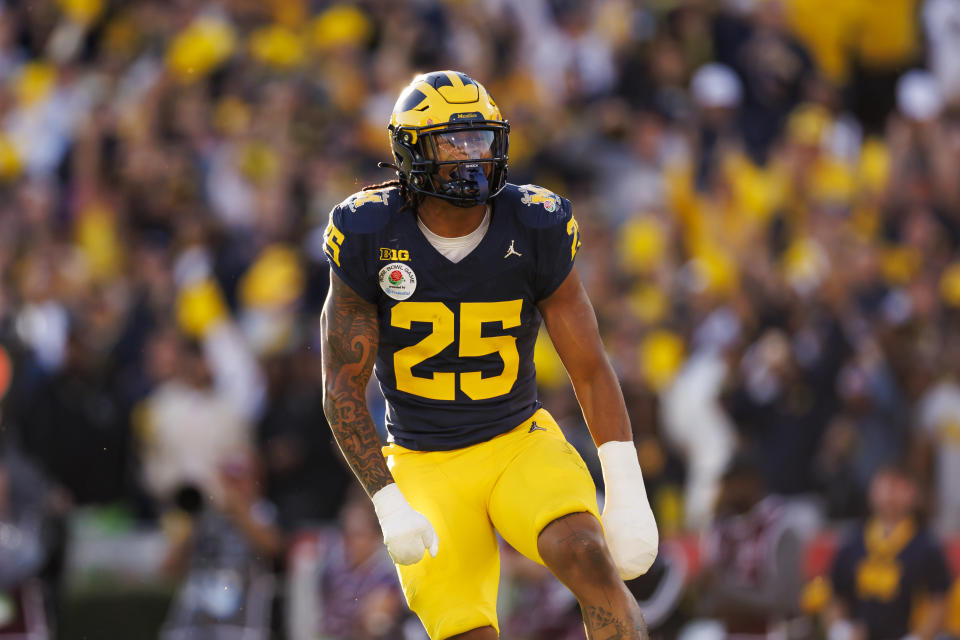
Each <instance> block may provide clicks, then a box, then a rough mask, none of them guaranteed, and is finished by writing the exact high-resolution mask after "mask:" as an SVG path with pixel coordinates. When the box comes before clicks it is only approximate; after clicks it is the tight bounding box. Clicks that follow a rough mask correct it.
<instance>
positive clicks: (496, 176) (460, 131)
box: [387, 71, 510, 207]
mask: <svg viewBox="0 0 960 640" xmlns="http://www.w3.org/2000/svg"><path fill="white" fill-rule="evenodd" d="M387 129H388V131H389V134H390V147H391V149H392V151H393V157H394V159H395V161H396V169H397V177H398V178H399V179H400V182H401V183H402V184H403V185H405V186H406V187H407V188H408V189H410V190H411V191H413V192H415V193H418V194H422V195H427V196H433V197H435V198H441V199H443V200H446V201H448V202H451V203H453V204H455V205H456V206H458V207H473V206H476V205H479V204H483V203H485V202H487V201H489V200H491V199H492V198H494V197H495V196H496V195H497V194H498V193H500V191H502V190H503V187H504V185H505V184H506V182H507V136H508V134H509V132H510V124H509V123H508V122H507V121H506V120H504V119H503V116H502V115H500V109H499V108H498V107H497V105H496V103H495V102H494V101H493V99H492V98H491V97H490V94H488V93H487V90H486V89H484V87H483V85H481V84H480V83H479V82H477V81H476V80H473V79H472V78H470V77H469V76H467V75H465V74H463V73H459V72H457V71H433V72H431V73H425V74H421V75H418V76H417V77H415V78H414V79H413V82H411V83H410V84H409V85H408V86H407V88H406V89H404V90H403V92H402V93H401V94H400V97H399V99H397V103H396V105H395V106H394V107H393V115H392V116H391V117H390V126H389V127H387Z"/></svg>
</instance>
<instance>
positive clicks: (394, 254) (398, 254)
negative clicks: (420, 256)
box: [380, 247, 410, 262]
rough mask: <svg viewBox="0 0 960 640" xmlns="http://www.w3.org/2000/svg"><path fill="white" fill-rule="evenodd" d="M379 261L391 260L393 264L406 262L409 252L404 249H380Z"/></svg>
mask: <svg viewBox="0 0 960 640" xmlns="http://www.w3.org/2000/svg"><path fill="white" fill-rule="evenodd" d="M380 259H381V260H392V261H394V262H396V261H398V260H399V261H400V262H406V261H407V260H409V259H410V252H409V251H407V250H406V249H389V248H387V247H381V248H380Z"/></svg>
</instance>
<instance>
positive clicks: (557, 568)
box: [537, 523, 616, 582]
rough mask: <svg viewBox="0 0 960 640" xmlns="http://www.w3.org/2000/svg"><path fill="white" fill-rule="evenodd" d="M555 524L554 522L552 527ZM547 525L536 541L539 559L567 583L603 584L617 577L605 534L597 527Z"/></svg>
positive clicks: (576, 524)
mask: <svg viewBox="0 0 960 640" xmlns="http://www.w3.org/2000/svg"><path fill="white" fill-rule="evenodd" d="M553 524H554V523H551V525H553ZM551 525H548V527H547V528H545V529H544V531H543V533H542V534H541V535H540V538H539V540H538V541H537V546H538V548H539V551H540V556H541V557H542V558H543V561H544V563H545V564H546V565H547V567H548V568H549V569H550V570H551V571H553V572H554V574H556V575H557V576H558V577H560V578H561V579H564V581H567V580H578V581H579V580H589V581H591V582H596V581H601V580H604V579H606V578H608V577H611V576H615V575H616V570H615V569H614V568H613V564H612V561H611V559H610V554H609V552H608V551H607V547H606V542H605V541H604V539H603V532H602V530H601V529H600V527H599V525H598V526H596V527H586V526H578V523H574V524H572V525H571V526H563V527H553V526H551Z"/></svg>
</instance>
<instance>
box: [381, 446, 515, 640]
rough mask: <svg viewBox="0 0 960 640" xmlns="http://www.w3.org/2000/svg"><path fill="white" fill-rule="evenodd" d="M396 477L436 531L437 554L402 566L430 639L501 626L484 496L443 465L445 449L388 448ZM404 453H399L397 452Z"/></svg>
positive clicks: (496, 560)
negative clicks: (459, 480) (417, 450)
mask: <svg viewBox="0 0 960 640" xmlns="http://www.w3.org/2000/svg"><path fill="white" fill-rule="evenodd" d="M391 451H392V452H394V455H391V456H390V457H389V463H390V466H391V471H392V472H393V477H394V479H395V480H396V482H397V485H398V486H399V487H400V490H401V491H402V492H403V494H404V496H406V498H407V500H408V501H409V502H410V505H411V506H412V507H413V508H414V509H416V510H417V511H419V512H420V513H422V514H423V515H424V516H426V517H427V519H428V520H429V521H430V523H431V524H432V525H433V528H434V529H435V530H436V532H437V538H438V539H439V546H438V552H437V556H436V557H435V558H434V557H431V556H430V554H429V553H425V554H424V556H423V558H422V559H421V560H420V561H419V562H417V563H416V564H412V565H406V566H403V565H398V566H397V571H398V573H399V575H400V583H401V586H402V587H403V594H404V596H405V597H406V600H407V604H408V605H409V606H410V609H411V610H413V611H414V613H416V614H417V615H418V616H419V617H420V620H421V622H423V625H424V627H425V628H426V629H427V633H428V634H429V635H430V638H431V640H439V639H441V638H449V637H451V636H455V635H457V634H459V633H463V632H465V631H469V630H471V629H476V628H480V627H485V626H493V627H495V628H497V614H496V606H497V587H498V584H499V579H500V556H499V552H498V550H497V540H496V535H495V533H494V531H493V526H492V525H491V523H490V519H489V517H488V516H487V513H486V509H485V500H486V496H485V495H474V492H473V491H472V490H471V487H470V486H469V485H468V484H467V483H464V482H457V481H455V480H456V477H454V476H452V475H451V474H450V473H448V471H447V470H445V469H444V465H443V464H441V463H439V461H440V460H442V459H443V454H445V453H446V452H431V453H420V452H408V451H406V450H402V449H400V448H398V447H387V448H386V449H385V452H386V453H390V452H391ZM397 452H400V453H397Z"/></svg>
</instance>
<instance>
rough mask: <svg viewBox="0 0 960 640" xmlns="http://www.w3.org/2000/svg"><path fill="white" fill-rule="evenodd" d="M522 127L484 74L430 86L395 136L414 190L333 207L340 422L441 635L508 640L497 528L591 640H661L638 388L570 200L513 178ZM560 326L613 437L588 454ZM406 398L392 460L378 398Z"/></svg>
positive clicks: (347, 449)
mask: <svg viewBox="0 0 960 640" xmlns="http://www.w3.org/2000/svg"><path fill="white" fill-rule="evenodd" d="M509 129H510V127H509V124H508V123H507V121H505V120H504V119H503V117H502V116H501V114H500V110H499V109H498V107H497V105H496V104H495V103H494V101H493V100H492V99H491V98H490V96H489V95H488V93H487V91H486V89H484V87H483V86H481V85H480V84H479V83H478V82H476V81H474V80H472V79H471V78H469V77H468V76H466V75H464V74H462V73H457V72H453V71H438V72H433V73H427V74H424V75H420V76H417V77H416V78H414V80H413V82H412V83H411V84H410V85H409V86H408V87H407V88H406V89H405V90H404V91H403V92H402V93H401V95H400V98H399V99H398V100H397V103H396V106H395V107H394V110H393V115H392V117H391V120H390V125H389V127H388V131H389V138H390V145H391V148H392V150H393V157H394V162H395V165H390V166H391V167H393V168H395V169H396V173H397V180H396V181H393V182H391V183H386V184H384V185H379V186H377V187H371V188H368V189H366V190H364V191H361V192H359V193H356V194H354V195H352V196H350V197H349V198H347V199H346V200H344V201H343V202H342V203H341V204H339V205H338V206H336V207H335V208H334V209H333V212H332V213H331V216H330V223H329V225H328V227H327V229H326V234H325V242H326V243H325V249H326V252H327V256H328V258H329V262H330V267H331V270H332V273H331V285H330V292H329V294H328V297H327V300H326V304H325V306H324V310H323V316H322V323H323V385H324V410H325V412H326V415H327V418H328V420H329V421H330V425H331V427H332V429H333V432H334V434H335V436H336V439H337V442H338V443H339V445H340V448H341V449H342V450H343V454H344V456H345V457H346V459H347V461H348V462H349V463H350V466H351V467H352V468H353V470H354V472H355V473H356V474H357V477H358V478H359V479H360V482H361V483H362V484H363V486H364V488H365V489H366V490H367V493H368V494H369V495H370V496H371V498H372V500H373V503H374V506H375V507H376V512H377V516H378V517H379V520H380V525H381V528H382V530H383V536H384V541H385V543H386V545H387V548H388V550H389V552H390V555H391V556H392V557H393V559H394V561H395V563H396V564H397V568H398V572H399V574H400V581H401V584H402V587H403V591H404V595H405V596H406V599H407V602H408V603H409V605H410V608H411V609H412V610H413V611H415V612H416V613H417V615H419V616H420V619H421V621H422V622H423V624H424V626H425V627H426V629H427V632H428V633H429V635H430V638H432V639H434V640H438V639H440V638H460V639H468V640H487V639H493V638H497V630H498V626H497V616H496V601H497V584H498V580H499V556H498V552H497V539H496V533H497V532H499V533H500V535H501V536H503V538H504V539H505V540H506V541H507V542H508V543H510V544H511V545H512V546H513V547H514V548H516V549H517V550H519V551H520V552H521V553H523V554H524V555H526V556H527V557H528V558H531V559H533V560H535V561H536V562H539V563H542V564H544V565H545V566H547V567H548V568H549V569H550V570H551V571H552V572H553V573H554V574H555V575H556V576H557V577H558V578H559V579H560V580H561V581H562V582H563V583H564V584H565V585H567V586H568V587H569V588H570V590H571V591H572V592H573V593H574V595H576V597H577V599H578V601H579V602H580V605H581V609H582V611H583V616H584V623H585V626H586V628H587V633H588V636H589V637H590V638H623V639H627V638H642V637H646V635H647V634H646V630H645V625H644V622H643V617H642V615H641V612H640V609H639V607H638V606H637V603H636V601H635V600H634V599H633V598H632V597H631V595H630V592H629V591H628V590H627V588H626V586H625V584H624V582H623V580H624V579H631V578H634V577H636V576H638V575H640V574H642V573H644V572H645V571H646V570H647V569H648V568H649V567H650V565H651V563H652V562H653V560H654V558H655V557H656V553H657V544H658V535H657V528H656V523H655V521H654V518H653V513H652V512H651V509H650V506H649V503H648V501H647V496H646V492H645V490H644V486H643V477H642V475H641V472H640V466H639V464H638V462H637V452H636V450H635V448H634V445H633V438H632V432H631V428H630V423H629V419H628V418H627V412H626V408H625V405H624V401H623V396H622V394H621V391H620V386H619V383H618V381H617V379H616V376H615V374H614V371H613V368H612V367H611V365H610V363H609V361H608V359H607V357H606V354H605V352H604V350H603V345H602V344H601V341H600V337H599V334H598V331H597V321H596V316H595V315H594V311H593V308H592V306H591V304H590V301H589V300H588V298H587V294H586V292H585V291H584V289H583V287H582V285H581V283H580V279H579V277H578V276H577V273H576V271H575V270H574V269H573V262H574V258H575V256H576V254H577V249H578V248H579V246H580V238H579V234H578V228H577V222H576V220H575V219H574V217H573V213H572V211H571V207H570V203H569V202H568V201H567V200H566V199H564V198H562V197H560V196H558V195H556V194H554V193H552V192H550V191H548V190H547V189H544V188H541V187H537V186H533V185H523V186H517V185H513V184H509V183H507V182H506V174H507V134H508V132H509ZM541 320H543V321H544V322H545V323H546V327H547V330H548V332H549V334H550V337H551V339H552V341H553V343H554V345H555V346H556V349H557V352H558V353H559V354H560V357H561V359H562V360H563V364H564V366H565V367H566V369H567V372H568V373H569V375H570V378H571V380H572V382H573V386H574V390H575V391H576V394H577V398H578V399H579V402H580V406H581V408H582V409H583V414H584V416H585V418H586V422H587V426H588V427H589V429H590V432H591V434H592V435H593V438H594V441H595V442H596V444H597V447H598V451H599V455H600V461H601V463H602V465H603V476H604V483H605V485H606V505H605V508H604V511H603V514H602V515H601V514H600V512H599V509H598V508H597V502H596V489H595V487H594V485H593V482H592V480H591V478H590V474H589V473H588V472H587V468H586V466H585V465H584V463H583V460H582V459H581V458H580V456H579V455H578V454H577V452H576V451H575V450H574V449H573V447H571V446H570V444H568V443H567V441H566V440H565V439H564V437H563V434H562V433H561V431H560V428H559V427H558V426H557V423H556V422H555V421H554V419H553V418H552V417H551V416H550V414H549V413H547V411H546V410H545V409H543V408H542V407H541V405H540V402H538V401H537V393H536V379H535V372H534V366H533V347H534V342H535V340H536V337H537V333H538V331H539V328H540V323H541ZM371 372H375V373H376V376H377V380H378V382H379V383H380V388H381V390H382V391H383V394H384V396H385V397H386V400H387V414H386V420H387V427H388V430H389V432H390V438H389V443H388V444H387V446H386V447H384V448H383V449H382V451H381V449H380V443H379V441H378V439H377V432H376V429H375V428H374V425H373V422H372V421H371V419H370V414H369V412H368V409H367V406H366V402H365V398H364V390H365V388H366V385H367V381H368V380H369V377H370V374H371Z"/></svg>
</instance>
